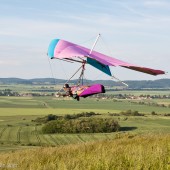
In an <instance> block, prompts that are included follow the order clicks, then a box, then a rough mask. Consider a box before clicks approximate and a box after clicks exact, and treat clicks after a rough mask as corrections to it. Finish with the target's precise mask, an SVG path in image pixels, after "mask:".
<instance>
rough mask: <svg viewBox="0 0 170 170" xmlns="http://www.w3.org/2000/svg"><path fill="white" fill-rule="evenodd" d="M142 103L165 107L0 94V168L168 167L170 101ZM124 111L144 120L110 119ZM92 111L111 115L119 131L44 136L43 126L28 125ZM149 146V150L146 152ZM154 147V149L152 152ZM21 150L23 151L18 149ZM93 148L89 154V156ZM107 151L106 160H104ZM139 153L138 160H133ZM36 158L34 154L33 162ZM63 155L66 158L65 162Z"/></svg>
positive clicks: (106, 116)
mask: <svg viewBox="0 0 170 170" xmlns="http://www.w3.org/2000/svg"><path fill="white" fill-rule="evenodd" d="M145 102H146V103H147V102H156V103H159V104H162V103H163V104H165V106H166V107H158V106H153V105H146V104H145V105H141V104H139V101H137V100H136V101H134V100H132V101H130V100H109V99H104V100H103V99H92V98H91V99H90V98H88V99H82V100H81V101H80V102H77V101H76V100H72V99H58V98H54V97H49V96H46V97H45V96H44V97H10V96H9V97H2V96H1V97H0V152H1V154H0V166H1V167H0V169H9V167H8V166H12V168H13V169H25V168H26V167H27V168H26V169H49V168H50V169H126V168H125V167H129V169H134V168H135V169H148V168H150V169H157V168H158V169H163V170H164V169H168V168H169V160H168V159H170V158H168V152H170V148H169V143H170V142H168V141H170V137H169V134H170V117H169V116H164V114H165V113H166V114H167V113H170V108H169V107H168V106H169V104H170V100H169V99H163V100H161V99H159V100H158V99H157V100H152V101H150V100H148V101H147V100H145ZM127 110H137V111H139V112H140V113H143V114H144V115H145V116H123V115H121V114H120V116H111V113H120V112H121V111H127ZM91 111H93V112H95V113H100V114H101V115H99V117H102V118H109V117H110V118H111V117H112V118H114V119H115V120H117V121H118V122H119V124H120V126H121V129H120V131H119V132H114V133H93V134H43V133H42V132H41V128H42V126H43V125H41V124H37V123H35V122H33V121H32V120H34V119H36V118H37V117H42V116H44V115H48V114H56V115H64V114H76V113H81V112H91ZM152 111H155V112H156V113H157V115H152V114H151V112H152ZM158 134H159V135H158ZM143 135H144V136H143ZM145 135H146V136H147V135H148V136H147V137H146V136H145ZM145 140H146V141H145ZM155 141H156V143H155ZM147 142H148V147H146V148H145V147H144V146H145V145H146V144H147ZM163 144H164V147H163ZM51 147H52V148H51ZM153 147H154V148H155V147H156V149H154V150H152V149H151V148H153ZM38 148H39V149H38ZM83 148H84V149H83ZM109 148H111V150H109ZM130 148H132V149H130ZM23 149H24V151H16V150H23ZM30 149H31V150H30ZM32 149H33V150H32ZM82 149H83V151H82ZM86 149H87V151H86ZM91 149H92V152H90V150H91ZM100 150H102V151H100ZM149 151H150V152H149ZM11 152H12V154H11ZM107 153H108V156H106V155H107ZM132 153H133V154H134V156H133V154H132ZM62 154H63V155H62ZM77 154H78V155H77ZM137 154H139V156H138V158H135V155H137ZM22 155H25V156H24V157H23V156H22ZM30 155H32V159H30ZM34 155H36V157H35V158H34ZM40 155H41V156H42V155H44V156H43V157H41V156H40ZM53 155H55V156H53ZM64 155H67V156H66V157H67V158H65V157H64ZM76 155H77V156H76ZM95 155H98V156H97V157H96V156H95ZM115 155H117V156H116V157H115ZM159 155H160V156H159ZM78 156H79V157H78ZM144 156H145V157H146V158H144ZM12 157H14V158H15V161H14V159H13V158H12ZM48 157H50V159H49V158H48ZM41 158H42V159H41ZM80 158H81V159H80ZM156 158H157V159H156ZM148 159H149V160H148ZM33 160H35V161H33ZM91 160H93V161H91ZM156 160H157V161H156ZM167 160H168V161H167ZM149 161H150V162H149ZM26 162H27V163H26ZM89 162H93V163H89ZM116 162H117V163H116ZM135 162H136V163H135ZM167 162H168V163H167ZM87 163H88V164H89V165H88V164H87ZM47 164H48V165H47ZM80 166H81V167H80ZM69 167H70V168H69ZM152 167H154V168H152Z"/></svg>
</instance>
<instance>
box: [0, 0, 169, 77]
mask: <svg viewBox="0 0 170 170" xmlns="http://www.w3.org/2000/svg"><path fill="white" fill-rule="evenodd" d="M0 2H1V5H0V24H1V26H0V77H19V78H28V79H29V78H38V77H53V76H54V77H55V78H62V79H67V78H69V76H71V74H72V73H74V71H75V70H76V69H77V68H78V67H79V65H77V64H71V63H65V62H61V61H56V60H48V57H47V55H46V53H47V49H48V45H49V43H50V41H51V40H52V39H53V38H61V39H65V40H68V41H71V42H74V43H78V44H80V45H83V46H85V47H88V48H91V46H92V45H93V42H94V41H95V37H96V36H97V35H98V33H101V38H100V39H99V41H98V43H97V45H96V47H95V50H96V51H99V52H102V53H104V54H107V55H110V56H112V57H115V58H118V59H121V60H124V61H127V62H130V63H133V64H137V65H141V66H145V67H151V68H155V69H162V70H165V71H167V72H170V67H169V63H170V1H169V0H138V1H136V0H92V1H85V0H48V1H46V0H29V1H28V0H27V1H26V0H25V1H23V0H1V1H0ZM50 67H51V68H52V72H53V74H52V73H51V69H50ZM111 71H112V73H113V74H114V75H115V76H116V77H119V78H120V79H121V80H134V79H135V80H154V79H160V78H170V76H169V73H168V74H167V75H163V76H157V77H155V76H151V75H147V74H143V73H139V72H135V71H131V70H127V69H123V68H118V67H114V68H112V69H111ZM85 77H86V78H88V79H110V78H109V77H108V76H107V75H104V74H103V73H101V72H100V71H98V70H95V69H94V68H91V67H90V66H87V67H86V74H85ZM75 78H76V77H75Z"/></svg>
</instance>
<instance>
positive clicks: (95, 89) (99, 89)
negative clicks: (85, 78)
mask: <svg viewBox="0 0 170 170" xmlns="http://www.w3.org/2000/svg"><path fill="white" fill-rule="evenodd" d="M98 93H105V88H104V86H103V85H102V84H94V85H91V86H90V87H89V88H87V89H86V90H84V91H83V92H82V93H81V94H80V95H79V96H80V97H88V96H91V95H94V94H98Z"/></svg>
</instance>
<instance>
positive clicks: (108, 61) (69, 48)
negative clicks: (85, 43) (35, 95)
mask: <svg viewBox="0 0 170 170" xmlns="http://www.w3.org/2000/svg"><path fill="white" fill-rule="evenodd" d="M89 53H90V49H88V48H85V47H82V46H80V45H77V44H74V43H71V42H68V41H65V40H61V39H54V40H52V42H51V43H50V45H49V48H48V56H49V57H50V58H51V59H53V58H56V59H66V60H73V61H78V62H81V61H82V60H86V62H87V63H88V64H90V65H92V66H93V67H95V68H97V69H99V70H100V71H102V72H104V73H106V74H108V75H110V76H112V74H111V72H110V68H109V66H120V67H124V68H127V69H131V70H135V71H139V72H143V73H147V74H151V75H155V76H156V75H159V74H165V72H164V71H162V70H155V69H151V68H147V67H141V66H137V65H134V64H130V63H127V62H124V61H121V60H119V59H116V58H113V57H109V56H107V55H104V54H101V53H99V52H96V51H92V53H91V54H89Z"/></svg>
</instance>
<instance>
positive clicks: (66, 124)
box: [42, 118, 120, 133]
mask: <svg viewBox="0 0 170 170" xmlns="http://www.w3.org/2000/svg"><path fill="white" fill-rule="evenodd" d="M119 129H120V126H119V124H118V122H117V121H114V120H113V119H102V118H88V119H87V118H84V119H71V120H70V119H69V120H67V119H58V120H54V121H50V122H48V123H47V124H45V125H44V126H43V127H42V131H43V133H104V132H105V133H108V132H115V131H118V130H119Z"/></svg>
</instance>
